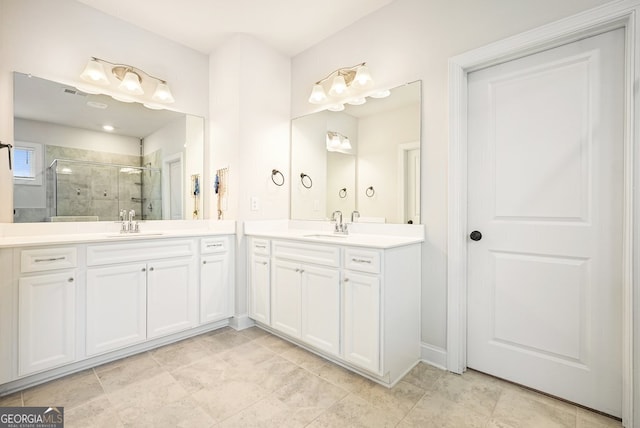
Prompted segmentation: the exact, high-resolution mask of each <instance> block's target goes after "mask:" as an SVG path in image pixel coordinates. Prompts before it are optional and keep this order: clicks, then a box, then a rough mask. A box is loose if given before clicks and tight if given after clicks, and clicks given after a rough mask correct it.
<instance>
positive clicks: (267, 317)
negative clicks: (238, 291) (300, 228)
mask: <svg viewBox="0 0 640 428" xmlns="http://www.w3.org/2000/svg"><path fill="white" fill-rule="evenodd" d="M270 271H271V268H270V263H269V257H268V256H258V255H252V256H251V290H250V292H251V294H250V299H251V301H250V302H249V316H250V317H251V318H253V319H254V320H256V321H259V322H262V323H265V324H271V301H270V296H271V286H270V279H271V277H270Z"/></svg>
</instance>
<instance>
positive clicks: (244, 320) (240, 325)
mask: <svg viewBox="0 0 640 428" xmlns="http://www.w3.org/2000/svg"><path fill="white" fill-rule="evenodd" d="M254 325H256V323H255V321H254V320H252V319H251V318H249V315H248V314H244V315H240V316H235V317H233V318H231V319H229V327H231V328H232V329H234V330H237V331H239V330H244V329H246V328H249V327H253V326H254Z"/></svg>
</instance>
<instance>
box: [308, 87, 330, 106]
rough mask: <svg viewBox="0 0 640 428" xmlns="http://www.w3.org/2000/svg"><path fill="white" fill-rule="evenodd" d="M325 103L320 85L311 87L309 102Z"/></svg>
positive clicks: (324, 95)
mask: <svg viewBox="0 0 640 428" xmlns="http://www.w3.org/2000/svg"><path fill="white" fill-rule="evenodd" d="M325 101H327V94H326V93H325V92H324V88H323V87H322V85H320V84H318V83H316V84H315V85H313V90H311V95H310V96H309V102H310V103H311V104H322V103H323V102H325Z"/></svg>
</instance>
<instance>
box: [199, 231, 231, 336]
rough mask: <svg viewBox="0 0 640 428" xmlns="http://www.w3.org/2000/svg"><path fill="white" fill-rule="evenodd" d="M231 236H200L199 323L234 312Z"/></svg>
mask: <svg viewBox="0 0 640 428" xmlns="http://www.w3.org/2000/svg"><path fill="white" fill-rule="evenodd" d="M232 244H233V243H232V240H231V237H228V236H221V237H215V238H203V239H201V240H200V255H201V256H200V323H201V324H204V323H209V322H214V321H220V320H222V319H226V318H229V317H231V316H233V287H232V286H231V280H230V278H233V273H232V272H233V265H232V261H233V259H232V253H233V252H232V251H231V248H230V246H232Z"/></svg>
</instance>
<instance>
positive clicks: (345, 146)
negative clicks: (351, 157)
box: [340, 137, 351, 150]
mask: <svg viewBox="0 0 640 428" xmlns="http://www.w3.org/2000/svg"><path fill="white" fill-rule="evenodd" d="M340 148H341V149H342V150H351V141H349V138H347V137H344V140H342V143H341V144H340Z"/></svg>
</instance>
